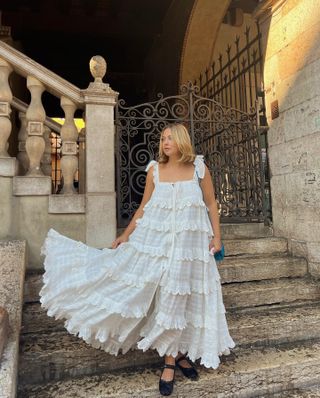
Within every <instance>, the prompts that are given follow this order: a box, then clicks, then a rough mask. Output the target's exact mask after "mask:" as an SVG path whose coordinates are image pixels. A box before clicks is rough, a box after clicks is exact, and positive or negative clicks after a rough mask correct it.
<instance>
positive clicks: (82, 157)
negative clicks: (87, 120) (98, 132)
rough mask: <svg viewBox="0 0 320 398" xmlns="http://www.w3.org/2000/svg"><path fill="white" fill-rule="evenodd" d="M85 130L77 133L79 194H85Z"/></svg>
mask: <svg viewBox="0 0 320 398" xmlns="http://www.w3.org/2000/svg"><path fill="white" fill-rule="evenodd" d="M85 183H86V129H85V128H82V129H81V130H80V132H79V193H80V194H84V193H85V192H86V186H85Z"/></svg>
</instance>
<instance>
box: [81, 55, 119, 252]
mask: <svg viewBox="0 0 320 398" xmlns="http://www.w3.org/2000/svg"><path fill="white" fill-rule="evenodd" d="M90 71H91V74H92V76H93V77H94V78H95V81H94V82H92V83H90V85H89V87H88V88H87V89H86V90H84V92H83V95H84V100H85V104H86V109H85V120H86V242H87V243H88V244H89V245H92V246H95V247H110V246H111V242H112V241H113V239H114V238H115V236H116V194H115V176H114V175H115V171H114V106H115V103H116V98H117V94H118V93H116V92H115V91H113V90H112V89H111V87H110V86H109V85H108V84H106V83H103V82H102V78H103V77H104V75H105V73H106V62H105V60H104V59H103V58H102V57H100V56H95V57H93V58H92V59H91V61H90Z"/></svg>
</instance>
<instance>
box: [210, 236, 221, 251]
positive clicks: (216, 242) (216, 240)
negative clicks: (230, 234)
mask: <svg viewBox="0 0 320 398" xmlns="http://www.w3.org/2000/svg"><path fill="white" fill-rule="evenodd" d="M212 248H214V250H213V253H216V252H218V251H220V250H221V248H222V242H221V239H219V238H216V237H214V238H213V239H211V241H210V243H209V251H210V250H211V249H212Z"/></svg>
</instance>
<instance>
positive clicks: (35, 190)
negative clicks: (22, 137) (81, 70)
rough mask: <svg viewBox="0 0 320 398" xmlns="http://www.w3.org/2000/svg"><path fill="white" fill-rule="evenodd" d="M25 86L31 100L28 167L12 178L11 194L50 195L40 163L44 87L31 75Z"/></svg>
mask: <svg viewBox="0 0 320 398" xmlns="http://www.w3.org/2000/svg"><path fill="white" fill-rule="evenodd" d="M27 87H28V89H29V91H30V93H31V102H30V104H29V107H28V109H27V112H26V121H27V132H28V136H27V139H26V143H25V148H26V152H27V155H28V159H29V168H28V170H27V172H26V175H25V176H17V177H15V178H14V179H13V194H14V195H15V196H25V195H35V196H37V195H50V193H51V177H49V176H45V175H44V174H43V171H42V170H41V165H40V162H41V159H42V156H43V153H44V150H45V140H44V138H43V132H44V121H45V117H46V114H45V110H44V108H43V106H42V102H41V96H42V93H43V91H44V89H45V87H44V85H43V84H42V83H41V82H40V81H39V80H37V79H35V78H34V77H33V76H28V77H27Z"/></svg>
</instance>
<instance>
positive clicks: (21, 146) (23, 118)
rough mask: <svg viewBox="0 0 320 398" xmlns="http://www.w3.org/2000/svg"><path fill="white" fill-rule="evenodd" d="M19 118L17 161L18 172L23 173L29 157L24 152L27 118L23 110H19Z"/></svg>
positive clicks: (27, 165) (27, 166)
mask: <svg viewBox="0 0 320 398" xmlns="http://www.w3.org/2000/svg"><path fill="white" fill-rule="evenodd" d="M19 119H20V130H19V133H18V141H19V145H18V150H19V153H18V156H17V159H18V161H19V169H20V171H19V174H20V175H25V174H26V172H27V170H28V169H29V157H28V155H27V152H26V140H27V138H28V131H27V119H26V114H25V113H23V112H19Z"/></svg>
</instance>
